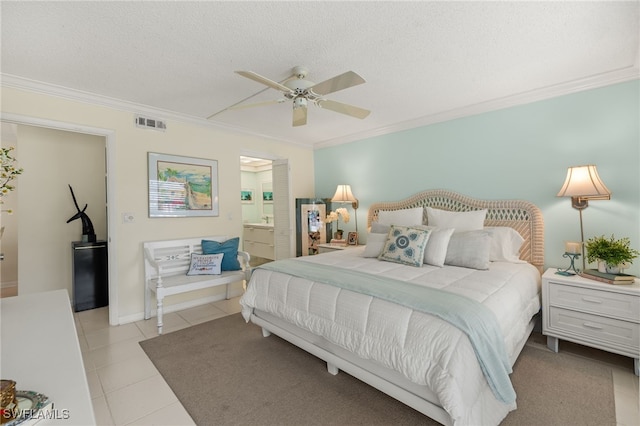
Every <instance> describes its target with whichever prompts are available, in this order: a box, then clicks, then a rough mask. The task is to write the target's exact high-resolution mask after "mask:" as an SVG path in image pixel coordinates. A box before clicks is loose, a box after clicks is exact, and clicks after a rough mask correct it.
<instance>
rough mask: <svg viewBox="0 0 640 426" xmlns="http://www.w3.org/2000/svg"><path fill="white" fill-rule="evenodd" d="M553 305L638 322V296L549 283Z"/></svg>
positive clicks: (639, 319)
mask: <svg viewBox="0 0 640 426" xmlns="http://www.w3.org/2000/svg"><path fill="white" fill-rule="evenodd" d="M549 292H550V296H551V298H550V300H552V301H553V302H552V305H553V306H558V307H564V308H572V309H577V310H580V311H584V312H591V313H594V314H600V315H606V316H613V317H615V318H621V319H626V320H629V321H635V322H640V297H637V296H633V295H629V294H620V293H612V292H607V291H600V290H592V289H588V288H580V287H572V286H568V285H562V284H557V283H553V282H551V283H549Z"/></svg>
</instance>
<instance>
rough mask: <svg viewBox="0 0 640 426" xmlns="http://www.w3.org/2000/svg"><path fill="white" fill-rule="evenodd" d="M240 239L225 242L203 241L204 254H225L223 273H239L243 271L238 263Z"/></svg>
mask: <svg viewBox="0 0 640 426" xmlns="http://www.w3.org/2000/svg"><path fill="white" fill-rule="evenodd" d="M239 244H240V237H235V238H230V239H228V240H226V241H224V242H219V241H211V240H202V253H203V254H218V253H223V254H224V257H223V258H222V270H223V271H239V270H240V269H242V267H241V266H240V262H238V245H239Z"/></svg>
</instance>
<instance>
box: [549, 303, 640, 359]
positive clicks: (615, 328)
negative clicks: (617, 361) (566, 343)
mask: <svg viewBox="0 0 640 426" xmlns="http://www.w3.org/2000/svg"><path fill="white" fill-rule="evenodd" d="M549 321H550V324H549V329H550V330H560V331H566V332H570V333H572V334H576V335H580V336H583V337H587V338H588V339H589V340H592V339H595V340H597V341H600V342H607V343H612V344H615V345H618V346H623V347H626V348H630V349H637V348H640V324H638V323H632V322H628V321H622V320H616V319H613V318H605V317H600V316H597V315H591V314H586V313H583V312H576V311H571V310H568V309H561V308H554V307H551V309H550V312H549ZM565 334H566V335H567V336H568V335H569V334H568V333H565Z"/></svg>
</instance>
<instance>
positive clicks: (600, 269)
mask: <svg viewBox="0 0 640 426" xmlns="http://www.w3.org/2000/svg"><path fill="white" fill-rule="evenodd" d="M598 272H602V273H606V272H607V262H605V261H604V260H598Z"/></svg>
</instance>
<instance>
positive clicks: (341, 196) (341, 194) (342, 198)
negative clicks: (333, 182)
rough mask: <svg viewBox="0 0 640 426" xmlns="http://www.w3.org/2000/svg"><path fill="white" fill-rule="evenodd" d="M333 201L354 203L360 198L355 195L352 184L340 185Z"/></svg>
mask: <svg viewBox="0 0 640 426" xmlns="http://www.w3.org/2000/svg"><path fill="white" fill-rule="evenodd" d="M331 201H332V202H334V203H353V202H356V201H358V200H356V197H354V196H353V193H352V192H351V185H338V188H337V189H336V193H335V194H334V195H333V197H332V198H331Z"/></svg>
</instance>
